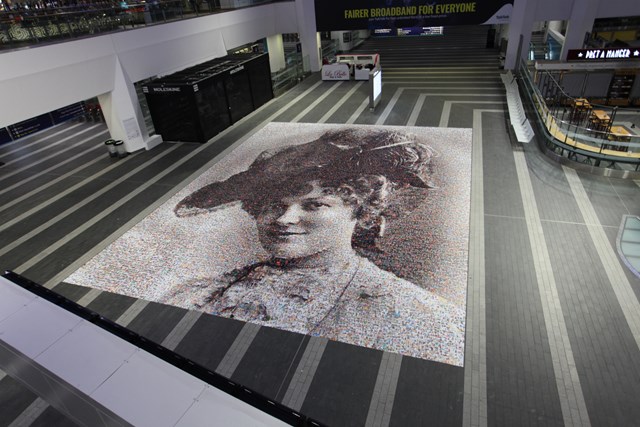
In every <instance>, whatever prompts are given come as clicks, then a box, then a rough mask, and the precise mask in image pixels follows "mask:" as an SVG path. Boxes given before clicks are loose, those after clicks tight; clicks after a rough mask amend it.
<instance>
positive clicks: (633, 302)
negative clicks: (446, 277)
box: [562, 166, 640, 348]
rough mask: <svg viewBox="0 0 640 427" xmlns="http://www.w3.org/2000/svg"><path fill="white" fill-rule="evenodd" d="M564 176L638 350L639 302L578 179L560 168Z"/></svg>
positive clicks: (570, 170) (568, 170) (575, 175)
mask: <svg viewBox="0 0 640 427" xmlns="http://www.w3.org/2000/svg"><path fill="white" fill-rule="evenodd" d="M562 169H563V170H564V174H565V176H566V178H567V181H568V182H569V187H570V188H571V192H572V193H573V197H575V199H576V202H577V204H578V208H579V209H580V213H581V214H582V217H583V218H584V222H585V224H586V225H587V230H588V231H589V235H590V236H591V239H592V240H593V244H594V246H595V248H596V251H597V252H598V256H599V257H600V260H601V261H602V266H603V267H604V271H605V273H606V274H607V277H608V278H609V283H610V284H611V287H612V288H613V291H614V293H615V295H616V298H617V299H618V303H619V304H620V307H621V308H622V313H623V314H624V317H625V319H626V321H627V324H628V325H629V329H631V333H632V334H633V338H634V339H635V341H636V345H637V346H638V348H640V302H639V301H638V298H637V297H636V295H635V292H634V291H633V288H632V286H631V283H630V282H629V279H628V278H627V275H626V274H625V272H624V269H623V267H622V265H621V264H620V260H619V259H618V255H617V253H616V250H615V248H613V247H612V246H611V243H609V239H608V238H607V234H606V233H605V232H604V228H603V227H602V224H601V223H600V219H599V218H598V215H597V214H596V211H595V209H594V208H593V205H592V204H591V202H590V201H589V196H588V195H587V192H586V191H585V189H584V187H583V186H582V183H581V182H580V178H579V177H578V174H577V173H576V171H575V170H573V169H570V168H568V167H566V166H563V167H562Z"/></svg>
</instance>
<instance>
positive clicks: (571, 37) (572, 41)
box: [560, 0, 600, 61]
mask: <svg viewBox="0 0 640 427" xmlns="http://www.w3.org/2000/svg"><path fill="white" fill-rule="evenodd" d="M599 3H600V0H581V1H580V2H574V3H573V7H572V9H571V18H569V22H568V23H567V32H566V34H565V38H564V44H563V45H562V51H561V52H560V60H561V61H566V60H567V54H568V53H569V49H582V47H583V46H584V42H585V37H586V35H587V33H590V32H591V30H592V29H593V22H594V21H595V19H596V13H597V12H598V4H599Z"/></svg>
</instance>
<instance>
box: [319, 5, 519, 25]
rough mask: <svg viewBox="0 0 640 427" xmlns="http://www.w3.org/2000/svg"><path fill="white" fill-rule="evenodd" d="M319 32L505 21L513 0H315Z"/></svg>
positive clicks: (501, 22) (509, 15) (509, 13)
mask: <svg viewBox="0 0 640 427" xmlns="http://www.w3.org/2000/svg"><path fill="white" fill-rule="evenodd" d="M315 9H316V26H317V30H318V31H339V30H367V29H369V30H374V29H376V28H398V27H430V26H442V25H477V24H503V23H508V22H509V19H510V18H511V10H512V9H513V0H482V1H455V0H453V1H452V0H448V1H437V0H436V1H433V2H431V3H428V2H419V1H412V0H409V1H407V0H343V1H341V2H340V3H337V2H332V1H330V0H315Z"/></svg>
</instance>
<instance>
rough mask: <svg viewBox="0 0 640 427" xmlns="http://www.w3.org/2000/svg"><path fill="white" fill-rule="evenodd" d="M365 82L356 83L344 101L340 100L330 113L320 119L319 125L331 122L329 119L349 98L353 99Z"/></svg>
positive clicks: (344, 97)
mask: <svg viewBox="0 0 640 427" xmlns="http://www.w3.org/2000/svg"><path fill="white" fill-rule="evenodd" d="M363 83H364V82H363V81H360V82H358V83H356V84H355V85H354V86H353V87H352V88H351V89H350V90H349V92H347V93H346V94H345V95H344V96H343V97H342V99H340V102H336V104H335V105H334V106H333V107H331V109H330V110H329V111H327V112H326V113H325V114H324V116H322V117H321V118H320V120H318V123H326V121H327V120H329V118H330V117H331V116H332V115H333V114H334V113H335V112H336V111H338V108H340V107H341V106H342V105H344V103H345V101H346V100H347V99H349V98H351V96H352V95H353V94H354V93H355V92H356V91H357V90H358V89H360V86H362V84H363Z"/></svg>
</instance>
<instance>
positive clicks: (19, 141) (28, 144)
mask: <svg viewBox="0 0 640 427" xmlns="http://www.w3.org/2000/svg"><path fill="white" fill-rule="evenodd" d="M82 124H83V123H76V124H75V125H73V126H69V127H65V128H63V129H61V130H59V131H58V132H56V133H52V134H51V135H47V136H45V137H43V138H38V137H37V134H36V135H30V137H32V138H35V139H34V140H33V141H31V142H26V141H25V138H29V137H25V138H21V139H17V140H15V141H11V142H7V143H6V144H2V148H3V149H4V148H10V147H11V148H12V147H13V146H14V145H17V147H15V148H16V149H15V150H10V151H7V152H6V153H4V154H0V160H1V159H2V158H3V157H5V156H8V155H11V154H13V153H15V152H17V151H20V150H23V149H25V148H27V147H31V146H32V145H35V144H39V143H41V142H42V141H45V140H47V139H49V138H53V137H54V136H58V135H60V134H61V133H64V132H67V131H69V130H71V129H74V128H77V127H78V126H80V125H82Z"/></svg>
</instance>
